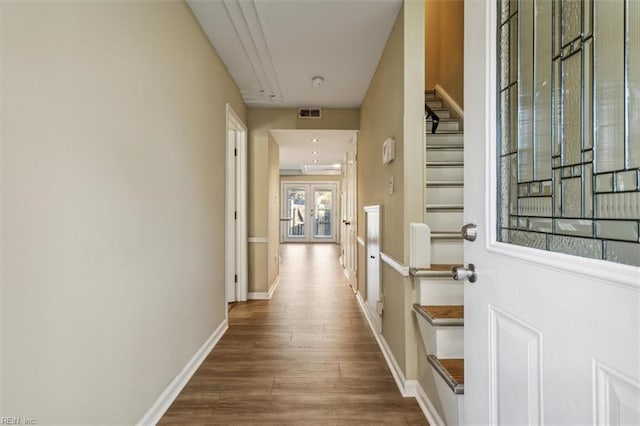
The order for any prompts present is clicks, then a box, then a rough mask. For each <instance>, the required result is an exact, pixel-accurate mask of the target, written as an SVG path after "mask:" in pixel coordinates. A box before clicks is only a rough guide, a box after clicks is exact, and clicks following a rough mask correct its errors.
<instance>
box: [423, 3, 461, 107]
mask: <svg viewBox="0 0 640 426" xmlns="http://www.w3.org/2000/svg"><path fill="white" fill-rule="evenodd" d="M425 51H426V55H425V67H426V73H425V87H426V88H427V89H429V90H431V89H433V88H434V87H435V85H436V84H439V85H440V86H442V87H443V88H444V90H446V91H447V93H449V95H451V97H452V98H453V99H454V100H455V101H456V102H457V103H458V105H460V106H461V107H462V108H464V96H463V95H464V93H463V92H464V90H463V89H464V87H463V72H464V68H463V67H464V58H463V56H464V0H426V5H425Z"/></svg>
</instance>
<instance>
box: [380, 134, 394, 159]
mask: <svg viewBox="0 0 640 426" xmlns="http://www.w3.org/2000/svg"><path fill="white" fill-rule="evenodd" d="M395 156H396V140H395V139H393V138H389V139H387V140H386V141H384V142H383V143H382V164H389V163H390V162H392V161H393V159H394V158H395Z"/></svg>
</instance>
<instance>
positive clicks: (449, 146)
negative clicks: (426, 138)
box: [427, 133, 464, 151]
mask: <svg viewBox="0 0 640 426" xmlns="http://www.w3.org/2000/svg"><path fill="white" fill-rule="evenodd" d="M436 134H437V133H436ZM427 149H428V150H429V149H431V150H436V149H438V150H440V149H443V150H447V151H454V150H455V151H463V150H464V145H462V144H447V145H439V144H435V143H433V144H429V143H428V144H427Z"/></svg>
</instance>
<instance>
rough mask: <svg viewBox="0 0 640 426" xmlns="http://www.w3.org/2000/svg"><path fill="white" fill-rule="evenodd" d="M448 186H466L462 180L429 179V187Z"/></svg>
mask: <svg viewBox="0 0 640 426" xmlns="http://www.w3.org/2000/svg"><path fill="white" fill-rule="evenodd" d="M430 186H431V187H436V186H446V187H452V188H456V187H464V182H463V181H461V180H428V181H427V187H430Z"/></svg>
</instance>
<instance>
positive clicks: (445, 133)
mask: <svg viewBox="0 0 640 426" xmlns="http://www.w3.org/2000/svg"><path fill="white" fill-rule="evenodd" d="M462 134H464V130H443V131H441V132H435V133H431V132H427V137H429V136H431V137H437V136H438V135H462Z"/></svg>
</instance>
